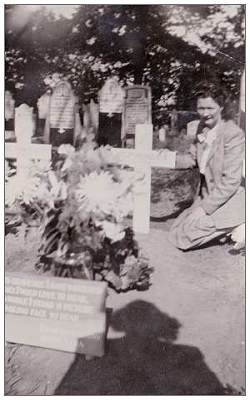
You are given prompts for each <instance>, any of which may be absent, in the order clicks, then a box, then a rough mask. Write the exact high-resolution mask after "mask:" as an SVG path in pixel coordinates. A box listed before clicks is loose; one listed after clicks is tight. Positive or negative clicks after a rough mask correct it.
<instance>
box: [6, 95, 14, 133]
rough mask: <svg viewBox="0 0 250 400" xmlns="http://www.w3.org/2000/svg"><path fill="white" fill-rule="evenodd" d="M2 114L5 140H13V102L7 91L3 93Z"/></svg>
mask: <svg viewBox="0 0 250 400" xmlns="http://www.w3.org/2000/svg"><path fill="white" fill-rule="evenodd" d="M4 114H5V140H6V141H14V140H15V132H14V130H15V124H14V118H15V100H14V99H13V97H12V94H11V92H10V91H9V90H6V91H5V95H4Z"/></svg>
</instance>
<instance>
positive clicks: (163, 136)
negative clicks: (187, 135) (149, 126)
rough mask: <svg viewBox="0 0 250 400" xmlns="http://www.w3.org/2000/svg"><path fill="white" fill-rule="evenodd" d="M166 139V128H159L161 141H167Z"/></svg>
mask: <svg viewBox="0 0 250 400" xmlns="http://www.w3.org/2000/svg"><path fill="white" fill-rule="evenodd" d="M165 140H166V129H165V128H164V127H161V128H160V129H159V141H160V142H165Z"/></svg>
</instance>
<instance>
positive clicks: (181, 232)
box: [169, 83, 245, 250]
mask: <svg viewBox="0 0 250 400" xmlns="http://www.w3.org/2000/svg"><path fill="white" fill-rule="evenodd" d="M226 98H227V95H226V94H225V92H224V91H222V90H220V89H219V88H218V87H216V86H215V85H213V84H207V83H206V84H204V85H203V87H201V86H200V90H199V92H198V94H197V111H198V114H199V116H200V119H199V120H197V121H192V122H190V123H189V124H188V129H187V134H188V135H193V137H194V142H193V144H192V145H191V147H190V152H189V154H188V155H187V156H186V157H187V158H185V157H179V158H177V162H176V168H182V167H183V165H182V163H183V162H184V161H185V167H187V166H188V165H187V162H188V164H189V166H190V167H192V166H194V163H197V165H198V168H199V171H200V178H201V179H200V188H199V196H198V198H197V199H196V200H195V201H194V203H193V205H192V206H191V207H190V208H188V209H186V210H185V211H184V212H183V213H182V214H181V215H179V217H178V218H177V220H176V221H175V222H174V224H173V225H172V227H171V230H170V234H169V239H170V241H171V242H172V243H173V244H174V245H175V246H176V247H178V248H180V249H183V250H187V249H192V248H197V247H199V246H201V245H203V244H205V243H207V242H209V241H210V240H212V239H215V238H217V237H221V236H223V235H226V234H228V233H230V232H231V231H232V230H233V229H234V228H235V227H237V226H239V225H241V224H242V223H244V222H245V191H244V188H243V187H242V186H241V181H242V166H243V159H244V133H243V131H242V130H241V129H240V128H239V127H238V126H237V125H236V124H235V123H234V122H233V121H232V120H231V119H227V118H226V117H224V115H223V111H224V105H225V100H226Z"/></svg>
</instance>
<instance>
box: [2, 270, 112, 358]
mask: <svg viewBox="0 0 250 400" xmlns="http://www.w3.org/2000/svg"><path fill="white" fill-rule="evenodd" d="M106 296H107V284H106V283H104V282H96V281H88V280H83V279H72V278H57V277H51V276H49V277H48V276H44V275H39V276H38V275H37V276H36V275H31V274H28V273H20V272H19V273H18V272H8V273H6V275H5V339H6V341H8V342H13V343H20V344H26V345H30V346H38V347H44V348H51V349H55V350H62V351H67V352H73V353H82V354H86V355H91V356H102V355H103V354H104V344H105V335H106V312H105V310H106V309H105V302H106Z"/></svg>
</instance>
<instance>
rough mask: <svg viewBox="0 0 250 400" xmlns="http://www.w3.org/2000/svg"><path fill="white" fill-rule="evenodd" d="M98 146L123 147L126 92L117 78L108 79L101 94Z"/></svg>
mask: <svg viewBox="0 0 250 400" xmlns="http://www.w3.org/2000/svg"><path fill="white" fill-rule="evenodd" d="M99 106H100V112H99V127H98V144H99V145H100V146H101V145H104V146H105V145H107V144H109V145H110V146H114V147H121V143H122V136H121V135H122V112H123V108H124V90H123V88H122V87H121V86H120V85H119V82H118V79H117V78H116V77H111V78H109V79H107V81H106V82H105V84H104V86H103V87H102V89H101V90H100V92H99Z"/></svg>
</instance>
